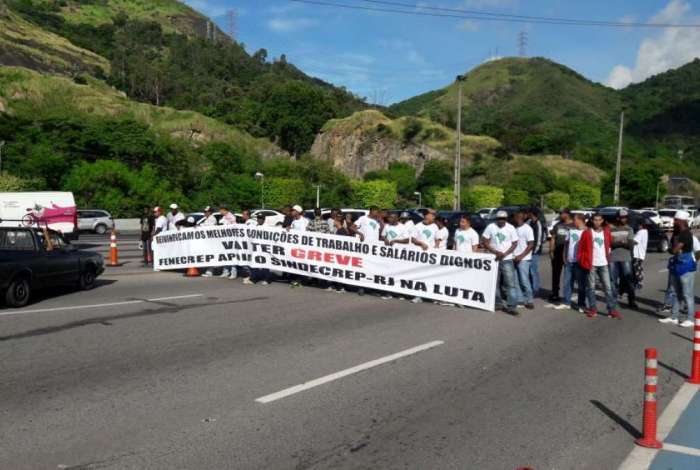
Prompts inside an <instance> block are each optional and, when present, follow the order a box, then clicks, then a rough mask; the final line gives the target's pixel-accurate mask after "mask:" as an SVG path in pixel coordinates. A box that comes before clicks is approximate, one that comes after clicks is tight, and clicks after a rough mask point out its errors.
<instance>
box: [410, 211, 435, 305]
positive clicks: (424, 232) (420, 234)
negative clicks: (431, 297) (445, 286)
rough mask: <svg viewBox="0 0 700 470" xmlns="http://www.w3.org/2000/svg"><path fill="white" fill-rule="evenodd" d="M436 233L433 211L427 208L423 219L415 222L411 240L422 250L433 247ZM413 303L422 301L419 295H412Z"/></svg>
mask: <svg viewBox="0 0 700 470" xmlns="http://www.w3.org/2000/svg"><path fill="white" fill-rule="evenodd" d="M437 233H438V226H437V225H436V224H435V211H434V210H432V209H429V210H428V212H426V213H425V217H424V218H423V221H422V222H420V223H418V224H416V225H415V227H414V228H413V234H412V236H411V242H412V243H413V244H414V245H417V246H419V247H421V248H423V250H424V251H428V250H429V249H432V248H435V243H436V242H435V237H436V235H437ZM411 302H413V303H414V304H419V303H421V302H423V299H422V298H420V297H414V298H413V300H411Z"/></svg>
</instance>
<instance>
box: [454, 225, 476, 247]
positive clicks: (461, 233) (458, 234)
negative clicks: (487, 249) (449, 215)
mask: <svg viewBox="0 0 700 470" xmlns="http://www.w3.org/2000/svg"><path fill="white" fill-rule="evenodd" d="M478 244H479V234H478V233H476V230H474V229H473V228H471V227H469V228H468V229H466V230H462V229H461V228H458V229H457V230H456V231H455V250H457V251H459V252H460V253H472V252H473V251H474V250H473V247H474V245H478Z"/></svg>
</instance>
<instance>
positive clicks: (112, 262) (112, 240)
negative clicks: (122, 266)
mask: <svg viewBox="0 0 700 470" xmlns="http://www.w3.org/2000/svg"><path fill="white" fill-rule="evenodd" d="M108 266H119V249H118V248H117V232H116V231H115V230H112V235H111V236H110V237H109V265H108Z"/></svg>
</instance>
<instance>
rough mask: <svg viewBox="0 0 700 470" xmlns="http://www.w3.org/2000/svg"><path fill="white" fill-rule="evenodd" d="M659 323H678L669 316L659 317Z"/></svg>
mask: <svg viewBox="0 0 700 470" xmlns="http://www.w3.org/2000/svg"><path fill="white" fill-rule="evenodd" d="M659 323H673V324H674V325H678V319H677V318H671V317H666V318H659Z"/></svg>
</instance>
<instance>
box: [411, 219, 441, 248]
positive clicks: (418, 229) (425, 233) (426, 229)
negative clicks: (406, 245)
mask: <svg viewBox="0 0 700 470" xmlns="http://www.w3.org/2000/svg"><path fill="white" fill-rule="evenodd" d="M437 232H438V226H437V225H436V224H434V223H433V224H430V225H425V223H424V222H420V223H419V224H417V225H415V226H414V227H413V238H414V239H416V240H417V241H419V242H423V243H426V244H427V245H428V248H435V235H437Z"/></svg>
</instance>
